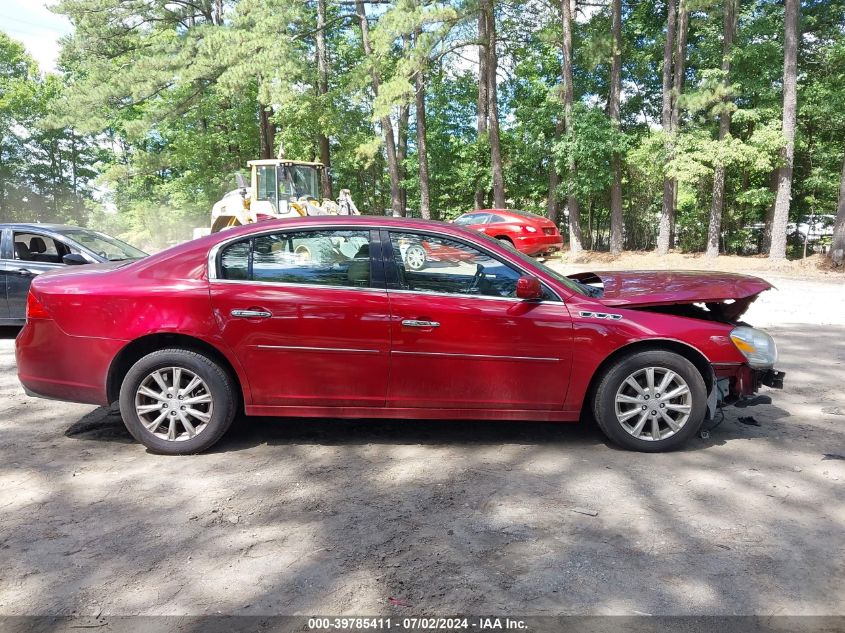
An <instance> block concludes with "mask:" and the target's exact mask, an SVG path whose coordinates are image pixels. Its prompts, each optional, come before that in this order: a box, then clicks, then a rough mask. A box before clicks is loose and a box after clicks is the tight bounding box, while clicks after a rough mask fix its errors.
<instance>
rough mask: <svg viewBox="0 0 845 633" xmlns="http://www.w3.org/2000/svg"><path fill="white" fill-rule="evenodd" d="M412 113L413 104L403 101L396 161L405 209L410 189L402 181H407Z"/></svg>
mask: <svg viewBox="0 0 845 633" xmlns="http://www.w3.org/2000/svg"><path fill="white" fill-rule="evenodd" d="M410 115H411V105H410V104H408V103H403V104H402V105H401V106H399V126H398V129H397V132H398V134H399V143H398V145H397V147H396V162H397V166H398V167H399V182H400V188H399V197H400V199H401V200H402V209H403V211H404V210H405V209H407V208H408V190H407V189H406V188H405V186H404V185H402V184H401V183H404V182H405V175H406V174H405V159H406V158H407V157H408V119H409V118H410Z"/></svg>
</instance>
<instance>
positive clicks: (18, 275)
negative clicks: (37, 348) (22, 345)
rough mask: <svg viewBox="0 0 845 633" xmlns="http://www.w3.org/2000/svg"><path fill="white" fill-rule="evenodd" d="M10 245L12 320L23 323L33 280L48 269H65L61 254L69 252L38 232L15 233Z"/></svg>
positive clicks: (8, 289)
mask: <svg viewBox="0 0 845 633" xmlns="http://www.w3.org/2000/svg"><path fill="white" fill-rule="evenodd" d="M11 246H12V251H11V253H10V255H11V259H7V260H6V261H5V264H6V266H5V268H6V271H5V275H6V296H7V297H8V305H9V318H11V319H21V320H23V319H25V318H26V296H27V295H28V294H29V286H30V285H31V284H32V280H33V279H35V277H36V276H38V275H40V274H41V273H45V272H47V271H48V270H55V269H56V268H62V267H64V264H63V263H62V255H64V254H66V253H67V252H68V250H67V247H66V246H65V245H64V244H63V243H62V242H60V241H58V240H55V239H53V238H52V237H50V236H49V235H46V234H43V233H40V232H38V231H14V232H13V234H12V245H11Z"/></svg>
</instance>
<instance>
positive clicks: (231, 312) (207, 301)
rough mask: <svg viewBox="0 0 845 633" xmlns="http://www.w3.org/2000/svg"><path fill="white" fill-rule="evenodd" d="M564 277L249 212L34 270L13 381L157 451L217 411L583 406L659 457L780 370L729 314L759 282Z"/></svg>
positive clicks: (532, 416)
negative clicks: (141, 253) (419, 253)
mask: <svg viewBox="0 0 845 633" xmlns="http://www.w3.org/2000/svg"><path fill="white" fill-rule="evenodd" d="M422 243H426V244H428V245H429V247H430V248H434V247H436V248H443V249H451V250H458V251H461V253H462V255H461V257H459V258H458V257H455V258H452V259H450V261H447V262H437V263H436V265H435V264H432V265H431V266H426V267H424V268H422V269H419V270H413V269H412V268H410V267H408V266H406V265H405V262H404V256H403V251H404V252H405V254H406V253H407V247H409V246H411V245H413V244H422ZM576 277H577V278H570V277H566V276H564V275H561V274H560V273H557V272H555V271H553V270H551V269H550V268H547V267H545V266H544V265H542V264H540V263H538V262H536V261H534V260H532V259H530V258H528V257H526V256H524V255H522V254H520V253H518V252H516V251H514V250H513V249H511V248H507V247H504V246H503V245H502V244H501V243H499V242H497V241H496V240H492V239H490V238H488V237H486V236H484V235H482V234H480V233H477V232H475V231H468V230H466V229H463V228H461V227H456V226H454V225H449V224H442V223H437V222H424V221H409V220H405V219H402V218H372V217H315V218H302V219H296V220H283V221H270V222H263V223H261V224H254V225H250V226H244V227H239V228H236V229H233V230H230V231H225V232H222V233H216V234H214V235H210V236H208V237H205V238H202V239H198V240H194V241H192V242H188V243H186V244H182V245H180V246H176V247H173V248H170V249H168V250H166V251H162V252H160V253H158V254H156V255H152V256H150V257H147V258H146V259H142V260H139V261H134V262H128V263H127V262H111V263H105V264H96V265H91V266H79V267H75V268H74V269H68V270H67V271H62V272H55V273H52V272H51V273H46V274H44V275H40V276H39V277H37V278H36V279H35V281H34V282H33V284H32V287H31V291H30V294H29V298H28V306H27V311H28V312H27V323H26V326H25V327H24V329H23V330H22V331H21V333H20V335H19V336H18V339H17V363H18V375H19V377H20V380H21V382H22V383H23V385H24V388H25V389H26V391H27V393H29V394H31V395H38V396H43V397H47V398H55V399H60V400H69V401H75V402H85V403H91V404H98V405H108V404H110V403H112V402H115V401H118V402H119V403H120V411H121V413H122V416H123V419H124V421H125V423H126V426H127V428H128V429H129V431H130V432H131V433H132V435H133V436H134V437H135V438H136V439H137V440H138V441H140V442H142V443H143V444H144V445H146V446H147V447H149V448H150V449H151V450H153V451H155V452H160V453H168V454H180V453H195V452H198V451H201V450H203V449H206V448H208V447H209V446H211V445H212V444H214V443H215V442H216V441H217V440H218V439H220V437H221V436H222V435H223V434H224V433H225V432H226V429H227V428H228V427H229V425H230V424H231V422H232V420H233V419H234V417H235V414H236V413H237V412H238V411H243V412H245V413H246V414H247V415H264V416H305V417H308V416H311V417H338V418H341V417H342V418H402V419H421V418H437V419H471V420H540V421H560V422H574V421H576V420H578V419H580V418H581V417H583V416H587V417H594V418H595V419H596V420H597V422H598V424H599V426H600V428H601V429H602V430H603V431H604V433H606V434H607V436H608V437H609V438H610V439H611V440H613V441H614V442H616V443H618V444H620V445H622V446H625V447H627V448H630V449H635V450H642V451H660V450H667V449H672V448H675V447H678V446H680V445H681V444H683V443H684V442H685V441H687V440H688V439H689V438H690V437H692V436H693V435H695V434H696V433H697V432H698V431H699V429H700V427H701V426H702V424H703V423H704V421H705V420H706V419H708V418H710V417H711V416H713V414H714V412H715V408H716V406H717V404H718V403H719V401H720V400H721V401H725V402H728V403H730V402H737V401H740V400H744V401H745V402H744V404H751V403H754V402H755V399H751V400H749V397H750V396H751V395H752V394H753V393H754V392H756V390H757V389H758V387H759V386H760V385H761V384H765V385H769V386H781V384H782V376H783V375H782V374H781V373H780V372H776V371H775V370H774V369H773V364H774V363H775V360H776V355H777V352H776V350H775V344H774V341H773V340H772V339H771V337H769V335H768V334H766V333H765V332H763V331H761V330H757V329H754V328H751V327H749V326H747V325H745V324H741V323H739V321H738V319H739V318H740V316H741V314H742V312H743V311H744V310H745V308H747V307H748V305H749V303H750V302H751V301H753V300H754V298H755V297H756V296H757V295H758V294H759V293H760V292H762V291H764V290H766V289H768V288H769V287H770V286H769V284H768V283H766V282H765V281H763V280H761V279H757V278H754V277H746V276H742V275H729V274H722V273H715V274H714V273H684V272H646V273H643V272H628V273H621V272H613V273H595V274H593V273H590V274H587V275H579V276H576ZM704 306H706V307H704ZM760 398H761V396H758V397H757V398H756V400H759V399H760Z"/></svg>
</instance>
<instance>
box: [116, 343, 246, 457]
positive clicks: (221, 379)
mask: <svg viewBox="0 0 845 633" xmlns="http://www.w3.org/2000/svg"><path fill="white" fill-rule="evenodd" d="M177 370H178V372H177ZM156 376H157V377H156ZM194 378H196V379H197V381H198V382H196V383H195V382H194ZM174 379H175V380H176V381H177V382H178V384H179V387H181V389H176V388H175V385H174ZM192 385H194V386H193V387H192ZM180 391H181V392H183V393H181V394H180ZM147 394H151V395H152V396H154V397H151V395H147ZM181 401H184V403H182V402H181ZM236 401H237V399H236V397H235V383H234V381H233V380H232V378H231V377H230V376H229V374H228V373H227V372H226V371H225V370H224V369H223V368H222V367H220V365H218V364H217V363H216V362H214V361H213V360H211V359H210V358H208V357H207V356H203V355H202V354H198V353H197V352H193V351H190V350H186V349H164V350H159V351H156V352H153V353H151V354H147V355H146V356H144V357H143V358H141V359H140V360H139V361H138V362H136V363H135V364H134V365H133V366H132V368H131V369H130V370H129V371H128V372H127V374H126V376H125V377H124V379H123V383H122V384H121V386H120V413H121V416H122V417H123V423H124V424H125V425H126V428H127V429H128V430H129V432H130V433H131V434H132V437H134V438H135V439H136V440H138V441H139V442H140V443H141V444H143V445H144V446H146V447H147V448H148V449H150V451H152V452H154V453H159V454H162V455H189V454H193V453H199V452H201V451H204V450H205V449H207V448H209V447H210V446H212V445H213V444H215V443H216V442H217V441H218V440H219V439H220V438H221V437H223V434H224V433H226V431H227V430H228V428H229V426H230V425H231V424H232V419H233V418H234V417H235V409H236ZM172 402H175V403H176V405H175V406H174V405H173V404H171V403H172ZM176 406H179V409H178V410H177V409H176ZM174 414H175V415H174ZM156 421H158V424H157V425H156V426H152V425H153V424H156ZM191 431H193V433H192V432H191Z"/></svg>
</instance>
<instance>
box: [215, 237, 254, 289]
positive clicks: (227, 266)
mask: <svg viewBox="0 0 845 633" xmlns="http://www.w3.org/2000/svg"><path fill="white" fill-rule="evenodd" d="M249 247H250V241H249V240H247V241H245V242H235V243H234V244H230V245H229V246H227V247H226V248H224V249H223V254H222V255H221V256H220V277H221V278H222V279H235V280H247V279H249V251H250V248H249Z"/></svg>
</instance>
